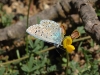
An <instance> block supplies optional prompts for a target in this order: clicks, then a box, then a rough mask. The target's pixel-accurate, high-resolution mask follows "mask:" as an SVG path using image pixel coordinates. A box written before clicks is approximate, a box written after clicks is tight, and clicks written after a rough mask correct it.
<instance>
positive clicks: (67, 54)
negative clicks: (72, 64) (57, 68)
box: [65, 52, 69, 75]
mask: <svg viewBox="0 0 100 75" xmlns="http://www.w3.org/2000/svg"><path fill="white" fill-rule="evenodd" d="M66 58H67V63H66V72H65V73H66V75H68V63H69V53H68V52H66Z"/></svg>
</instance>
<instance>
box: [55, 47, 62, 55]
mask: <svg viewBox="0 0 100 75" xmlns="http://www.w3.org/2000/svg"><path fill="white" fill-rule="evenodd" d="M56 51H57V53H58V54H59V55H60V56H61V57H62V55H61V54H60V53H59V51H58V50H57V49H56Z"/></svg>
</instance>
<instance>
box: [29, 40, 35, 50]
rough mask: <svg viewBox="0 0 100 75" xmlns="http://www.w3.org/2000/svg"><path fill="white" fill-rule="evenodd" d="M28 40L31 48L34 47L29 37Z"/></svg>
mask: <svg viewBox="0 0 100 75" xmlns="http://www.w3.org/2000/svg"><path fill="white" fill-rule="evenodd" d="M28 42H29V45H30V46H31V48H34V43H33V41H32V40H31V39H30V40H29V41H28Z"/></svg>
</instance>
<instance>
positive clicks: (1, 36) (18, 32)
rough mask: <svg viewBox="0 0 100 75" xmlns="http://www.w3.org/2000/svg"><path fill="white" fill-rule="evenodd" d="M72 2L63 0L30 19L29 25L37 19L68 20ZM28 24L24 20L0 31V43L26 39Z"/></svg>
mask: <svg viewBox="0 0 100 75" xmlns="http://www.w3.org/2000/svg"><path fill="white" fill-rule="evenodd" d="M75 1H76V0H73V3H75ZM70 2H71V0H61V2H58V3H57V4H55V5H54V6H52V7H51V8H50V9H46V10H44V11H42V12H40V13H38V14H36V15H34V16H32V17H30V18H29V25H33V24H36V23H37V17H39V18H40V19H41V20H42V19H55V18H58V17H63V18H66V13H70V10H71V6H70ZM76 2H77V1H76ZM75 5H76V4H75ZM82 7H83V6H82ZM80 11H81V10H80ZM82 12H83V11H82ZM94 14H95V12H94ZM82 19H83V18H82ZM86 20H87V19H86ZM26 24H27V23H26V20H23V21H20V22H18V23H16V24H14V25H11V26H9V27H6V28H4V29H0V41H3V40H9V39H16V38H22V37H24V36H25V30H26ZM95 24H96V23H95ZM95 24H94V25H95ZM94 27H95V26H94ZM85 28H86V27H85ZM96 35H97V34H96Z"/></svg>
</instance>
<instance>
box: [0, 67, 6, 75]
mask: <svg viewBox="0 0 100 75" xmlns="http://www.w3.org/2000/svg"><path fill="white" fill-rule="evenodd" d="M4 72H5V68H4V67H3V66H1V67H0V75H4Z"/></svg>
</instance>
